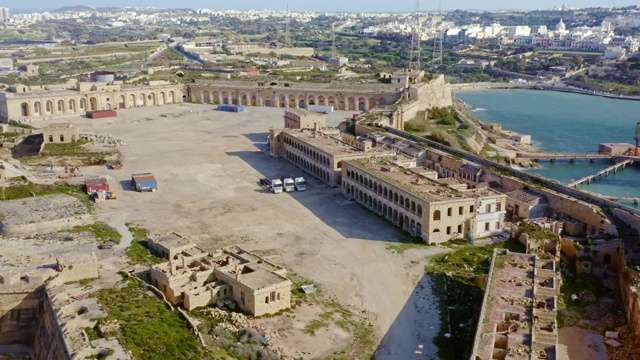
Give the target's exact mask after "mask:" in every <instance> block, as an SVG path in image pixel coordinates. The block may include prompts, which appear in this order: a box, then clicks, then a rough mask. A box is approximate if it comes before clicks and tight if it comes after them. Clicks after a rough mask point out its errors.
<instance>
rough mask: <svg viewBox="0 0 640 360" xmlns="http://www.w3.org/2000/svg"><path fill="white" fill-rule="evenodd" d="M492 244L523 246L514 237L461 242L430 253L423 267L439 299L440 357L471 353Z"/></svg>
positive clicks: (448, 359) (453, 359)
mask: <svg viewBox="0 0 640 360" xmlns="http://www.w3.org/2000/svg"><path fill="white" fill-rule="evenodd" d="M495 248H504V249H508V250H510V251H513V252H521V253H523V252H525V250H526V249H525V246H524V245H523V244H522V243H520V242H519V241H517V240H515V239H509V240H507V241H505V242H502V243H498V244H491V245H487V246H484V247H478V246H474V245H464V246H462V247H460V248H458V249H457V250H456V251H454V252H452V253H448V254H441V255H436V256H434V257H433V258H432V260H431V263H430V264H429V265H428V266H427V267H426V269H425V270H426V273H427V275H428V276H430V277H431V279H432V282H433V286H432V289H433V291H434V293H435V295H436V296H437V297H438V300H439V308H440V322H441V327H440V331H439V333H438V335H437V336H436V338H435V339H434V344H435V345H436V346H438V356H439V358H440V359H444V360H462V359H468V358H469V356H470V354H471V347H472V346H473V337H474V335H475V328H476V326H477V324H478V319H479V315H480V309H481V306H482V298H483V291H484V284H485V280H486V277H487V275H488V273H489V267H490V264H491V257H492V256H493V250H494V249H495ZM460 324H463V326H462V327H461V326H460ZM446 334H448V335H446ZM445 335H446V336H445Z"/></svg>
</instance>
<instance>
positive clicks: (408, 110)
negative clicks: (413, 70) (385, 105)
mask: <svg viewBox="0 0 640 360" xmlns="http://www.w3.org/2000/svg"><path fill="white" fill-rule="evenodd" d="M409 93H410V94H411V95H412V97H414V98H416V99H417V100H414V101H409V102H406V103H404V104H403V105H402V107H401V109H400V111H401V113H402V120H403V121H409V120H411V119H413V118H414V117H415V116H416V115H417V114H418V112H419V111H424V110H426V109H430V108H433V107H447V106H452V105H453V97H452V96H451V86H450V85H449V84H447V83H445V82H444V75H441V76H438V77H437V78H436V79H434V80H432V81H430V82H429V83H426V84H420V85H414V86H412V87H411V88H410V89H409Z"/></svg>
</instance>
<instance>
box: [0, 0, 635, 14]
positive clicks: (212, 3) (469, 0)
mask: <svg viewBox="0 0 640 360" xmlns="http://www.w3.org/2000/svg"><path fill="white" fill-rule="evenodd" d="M287 3H288V4H289V9H290V10H291V11H303V10H313V11H350V12H360V11H363V12H382V11H396V12H406V11H413V10H414V9H415V5H416V2H415V0H399V1H389V0H365V1H363V0H322V1H318V0H314V1H310V0H304V1H303V0H297V1H296V0H268V1H265V0H234V1H219V0H217V1H216V0H190V1H184V2H179V1H175V0H53V1H52V0H29V1H17V0H13V1H7V0H4V1H1V0H0V6H4V7H9V8H13V9H14V10H12V12H14V13H17V12H33V11H39V10H40V9H41V11H48V10H54V9H56V8H60V7H62V6H69V5H93V6H144V7H146V6H155V7H161V8H162V7H164V8H175V7H186V8H192V9H199V8H208V9H241V10H244V9H266V8H268V9H271V10H285V9H286V7H287ZM563 3H564V5H565V6H567V7H593V6H611V5H613V6H628V5H638V4H640V2H639V1H638V0H616V1H607V0H605V1H602V0H537V1H514V0H482V1H478V0H447V1H443V5H442V9H443V10H455V9H483V10H496V9H523V10H532V9H549V8H552V7H557V6H562V4H563ZM27 4H28V5H27ZM437 7H438V0H430V1H426V0H422V1H420V8H421V10H434V9H437Z"/></svg>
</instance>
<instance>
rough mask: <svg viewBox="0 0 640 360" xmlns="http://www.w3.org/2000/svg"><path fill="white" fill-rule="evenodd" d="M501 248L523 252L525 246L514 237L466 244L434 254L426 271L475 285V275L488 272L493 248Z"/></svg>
mask: <svg viewBox="0 0 640 360" xmlns="http://www.w3.org/2000/svg"><path fill="white" fill-rule="evenodd" d="M495 248H503V249H507V250H509V251H513V252H521V253H524V252H525V251H526V249H525V246H524V245H523V244H522V243H521V242H519V241H518V240H515V239H509V240H507V241H505V242H502V243H498V244H491V245H487V246H483V247H479V246H474V245H466V246H463V247H461V248H459V249H458V250H456V251H454V252H452V253H448V254H440V255H436V256H434V257H433V258H432V259H431V263H430V264H429V265H427V267H426V271H427V272H430V273H436V274H448V275H449V276H451V277H452V278H456V279H457V280H460V281H462V282H465V283H467V284H469V285H475V284H476V281H477V280H475V278H476V277H482V276H486V275H487V274H488V273H489V266H490V264H491V257H492V256H493V249H495Z"/></svg>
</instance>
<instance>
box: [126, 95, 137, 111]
mask: <svg viewBox="0 0 640 360" xmlns="http://www.w3.org/2000/svg"><path fill="white" fill-rule="evenodd" d="M135 106H136V96H135V95H134V94H131V95H129V104H128V106H127V107H130V108H132V107H135Z"/></svg>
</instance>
